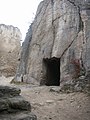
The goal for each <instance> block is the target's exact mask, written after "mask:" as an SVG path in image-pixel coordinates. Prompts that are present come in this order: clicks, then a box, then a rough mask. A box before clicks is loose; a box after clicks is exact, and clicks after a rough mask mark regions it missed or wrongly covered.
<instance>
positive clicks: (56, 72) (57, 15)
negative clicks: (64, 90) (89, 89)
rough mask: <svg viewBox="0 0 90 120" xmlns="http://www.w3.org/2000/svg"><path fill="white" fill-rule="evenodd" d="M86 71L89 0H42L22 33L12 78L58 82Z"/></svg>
mask: <svg viewBox="0 0 90 120" xmlns="http://www.w3.org/2000/svg"><path fill="white" fill-rule="evenodd" d="M89 75H90V1H89V0H82V1H81V0H44V1H42V2H41V3H40V4H39V6H38V9H37V12H36V16H35V19H34V21H33V23H32V24H31V26H30V28H29V30H28V33H27V34H26V39H25V41H24V43H23V47H22V53H21V61H20V65H19V67H18V70H17V73H16V76H15V81H18V80H20V78H21V79H23V81H24V82H28V83H32V81H35V82H36V83H37V82H38V83H40V84H46V85H59V84H60V85H61V86H62V85H64V84H72V81H73V80H75V79H78V78H82V79H84V77H86V76H89ZM89 82H90V81H89Z"/></svg>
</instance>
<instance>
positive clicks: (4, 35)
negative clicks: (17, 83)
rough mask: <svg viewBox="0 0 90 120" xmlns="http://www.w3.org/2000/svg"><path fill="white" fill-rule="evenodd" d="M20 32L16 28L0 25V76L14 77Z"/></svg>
mask: <svg viewBox="0 0 90 120" xmlns="http://www.w3.org/2000/svg"><path fill="white" fill-rule="evenodd" d="M20 40H21V32H20V30H19V29H18V28H17V27H13V26H9V25H4V24H0V75H4V76H6V77H7V76H14V75H15V72H16V68H17V65H18V59H19V53H20V49H21V47H20V46H21V45H20Z"/></svg>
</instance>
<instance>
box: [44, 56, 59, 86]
mask: <svg viewBox="0 0 90 120" xmlns="http://www.w3.org/2000/svg"><path fill="white" fill-rule="evenodd" d="M43 61H44V64H45V68H46V77H45V79H46V80H45V85H47V86H59V85H60V58H56V57H53V58H50V59H48V58H46V59H43Z"/></svg>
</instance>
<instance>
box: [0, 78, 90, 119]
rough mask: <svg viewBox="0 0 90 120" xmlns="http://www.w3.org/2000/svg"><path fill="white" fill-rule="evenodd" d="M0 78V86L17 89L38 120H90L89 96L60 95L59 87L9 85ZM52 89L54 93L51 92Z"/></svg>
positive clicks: (77, 94)
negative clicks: (29, 104)
mask: <svg viewBox="0 0 90 120" xmlns="http://www.w3.org/2000/svg"><path fill="white" fill-rule="evenodd" d="M11 79H12V78H9V79H6V78H4V77H3V79H2V78H0V85H2V84H3V85H10V86H16V87H19V88H20V89H21V90H22V93H21V95H22V96H23V97H24V98H25V99H26V100H28V101H29V102H30V103H31V106H32V112H33V113H34V114H36V115H37V118H38V120H90V96H89V95H87V94H84V93H69V94H65V93H60V92H58V91H59V87H55V86H53V87H48V86H41V87H38V86H32V85H28V84H26V85H25V84H22V85H13V84H12V85H11V84H10V80H11ZM52 88H54V89H55V91H51V89H52Z"/></svg>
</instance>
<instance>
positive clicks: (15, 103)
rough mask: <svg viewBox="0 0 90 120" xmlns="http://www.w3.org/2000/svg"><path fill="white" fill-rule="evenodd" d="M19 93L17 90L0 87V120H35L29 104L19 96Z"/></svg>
mask: <svg viewBox="0 0 90 120" xmlns="http://www.w3.org/2000/svg"><path fill="white" fill-rule="evenodd" d="M20 92H21V91H20V89H18V88H13V87H9V86H0V95H2V96H0V120H37V117H36V116H35V115H34V114H32V113H31V105H30V103H29V102H28V101H25V100H24V99H23V98H22V97H21V96H20ZM4 93H5V94H4Z"/></svg>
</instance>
